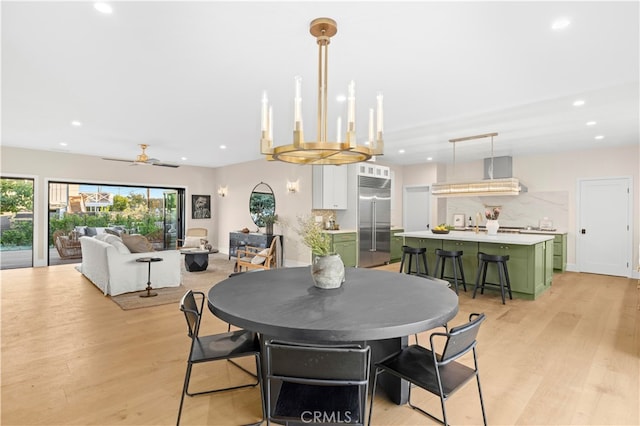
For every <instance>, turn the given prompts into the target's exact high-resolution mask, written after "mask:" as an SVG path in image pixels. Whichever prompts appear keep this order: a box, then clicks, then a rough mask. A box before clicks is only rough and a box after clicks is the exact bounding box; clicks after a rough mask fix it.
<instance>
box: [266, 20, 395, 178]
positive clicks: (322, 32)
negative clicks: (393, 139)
mask: <svg viewBox="0 0 640 426" xmlns="http://www.w3.org/2000/svg"><path fill="white" fill-rule="evenodd" d="M309 31H310V33H311V35H313V36H314V37H316V39H317V44H318V49H319V51H318V112H317V139H316V141H314V142H305V140H304V135H303V128H302V95H301V91H302V79H301V78H300V77H296V78H295V97H294V128H293V143H292V144H290V145H282V146H276V147H274V146H273V111H272V108H271V106H270V105H269V100H268V98H267V93H266V92H264V93H263V95H262V114H261V126H260V128H261V138H260V152H261V153H262V154H263V155H266V158H267V160H270V161H273V160H277V161H284V162H286V163H294V164H312V165H340V164H351V163H359V162H362V161H367V160H369V159H371V158H372V157H373V156H375V155H382V154H383V151H384V140H383V138H382V133H383V111H382V94H380V93H379V94H378V95H377V97H376V104H377V110H376V123H375V124H376V130H375V131H374V121H373V120H374V110H373V108H370V109H369V140H368V145H359V144H358V143H357V142H356V127H355V83H354V82H353V81H351V83H349V88H348V89H349V90H348V95H347V96H346V101H347V125H346V134H345V138H344V141H342V117H338V120H337V125H336V128H337V131H336V134H337V136H336V140H335V141H334V142H332V141H329V140H328V136H327V80H328V78H327V75H328V66H327V63H328V58H329V53H328V49H329V43H330V41H331V37H332V36H334V35H335V34H336V33H337V32H338V26H337V24H336V22H335V21H334V20H333V19H331V18H317V19H314V20H313V21H312V22H311V25H310V29H309Z"/></svg>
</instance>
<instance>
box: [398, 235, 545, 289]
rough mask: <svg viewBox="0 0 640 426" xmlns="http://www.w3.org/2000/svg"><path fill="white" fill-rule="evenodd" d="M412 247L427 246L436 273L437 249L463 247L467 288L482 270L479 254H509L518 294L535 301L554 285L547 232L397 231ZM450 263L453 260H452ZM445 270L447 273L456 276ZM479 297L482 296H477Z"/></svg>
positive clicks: (491, 274)
mask: <svg viewBox="0 0 640 426" xmlns="http://www.w3.org/2000/svg"><path fill="white" fill-rule="evenodd" d="M396 235H397V236H402V237H403V238H404V244H405V245H408V246H411V247H425V248H426V249H427V262H428V265H429V273H430V274H434V273H435V271H434V270H433V269H434V268H435V264H436V256H435V250H436V249H443V250H462V251H463V253H464V254H463V256H462V263H463V266H464V274H465V278H466V281H467V284H468V285H467V287H468V288H467V290H472V289H473V285H474V283H475V277H476V273H477V271H478V256H477V255H478V253H480V252H482V253H487V254H496V255H509V261H508V262H507V267H508V269H509V277H510V279H511V289H512V292H513V296H514V297H518V298H522V299H530V300H533V299H535V298H537V297H538V296H539V295H540V294H542V293H543V292H544V291H545V290H546V289H548V288H549V286H551V280H552V277H553V240H554V236H553V235H546V234H508V233H504V234H500V233H499V234H498V235H487V234H486V233H485V232H479V233H475V232H473V231H451V232H449V233H448V234H434V233H433V232H431V231H413V232H403V233H398V234H396ZM449 263H450V262H449ZM447 267H448V268H449V270H446V269H445V275H449V276H451V275H452V271H451V269H450V265H449V264H447ZM493 269H495V268H489V271H487V281H488V282H493V283H497V282H498V276H497V272H496V271H495V270H493ZM476 297H478V296H476Z"/></svg>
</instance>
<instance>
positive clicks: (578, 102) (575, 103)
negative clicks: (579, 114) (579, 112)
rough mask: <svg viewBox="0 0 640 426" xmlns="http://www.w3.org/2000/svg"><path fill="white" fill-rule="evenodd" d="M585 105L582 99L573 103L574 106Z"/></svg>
mask: <svg viewBox="0 0 640 426" xmlns="http://www.w3.org/2000/svg"><path fill="white" fill-rule="evenodd" d="M582 105H584V100H582V99H578V100H577V101H574V102H573V106H582Z"/></svg>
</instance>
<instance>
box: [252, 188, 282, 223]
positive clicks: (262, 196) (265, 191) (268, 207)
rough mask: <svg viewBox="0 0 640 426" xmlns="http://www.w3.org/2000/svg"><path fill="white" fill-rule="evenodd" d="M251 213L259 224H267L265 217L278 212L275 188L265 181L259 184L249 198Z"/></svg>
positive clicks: (254, 221)
mask: <svg viewBox="0 0 640 426" xmlns="http://www.w3.org/2000/svg"><path fill="white" fill-rule="evenodd" d="M249 214H251V219H252V220H253V223H255V224H256V225H257V226H265V225H266V221H265V217H269V216H274V215H275V214H276V197H275V195H273V190H272V189H271V187H270V186H269V185H267V184H266V183H264V182H260V183H259V184H257V185H256V186H255V187H254V188H253V191H251V197H250V198H249Z"/></svg>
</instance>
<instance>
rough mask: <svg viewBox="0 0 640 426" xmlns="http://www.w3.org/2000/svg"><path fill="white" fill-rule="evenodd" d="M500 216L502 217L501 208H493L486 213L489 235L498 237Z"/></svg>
mask: <svg viewBox="0 0 640 426" xmlns="http://www.w3.org/2000/svg"><path fill="white" fill-rule="evenodd" d="M498 216H500V207H491V208H489V209H487V210H485V211H484V217H485V218H487V235H498V229H499V228H500V224H499V223H498Z"/></svg>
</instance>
